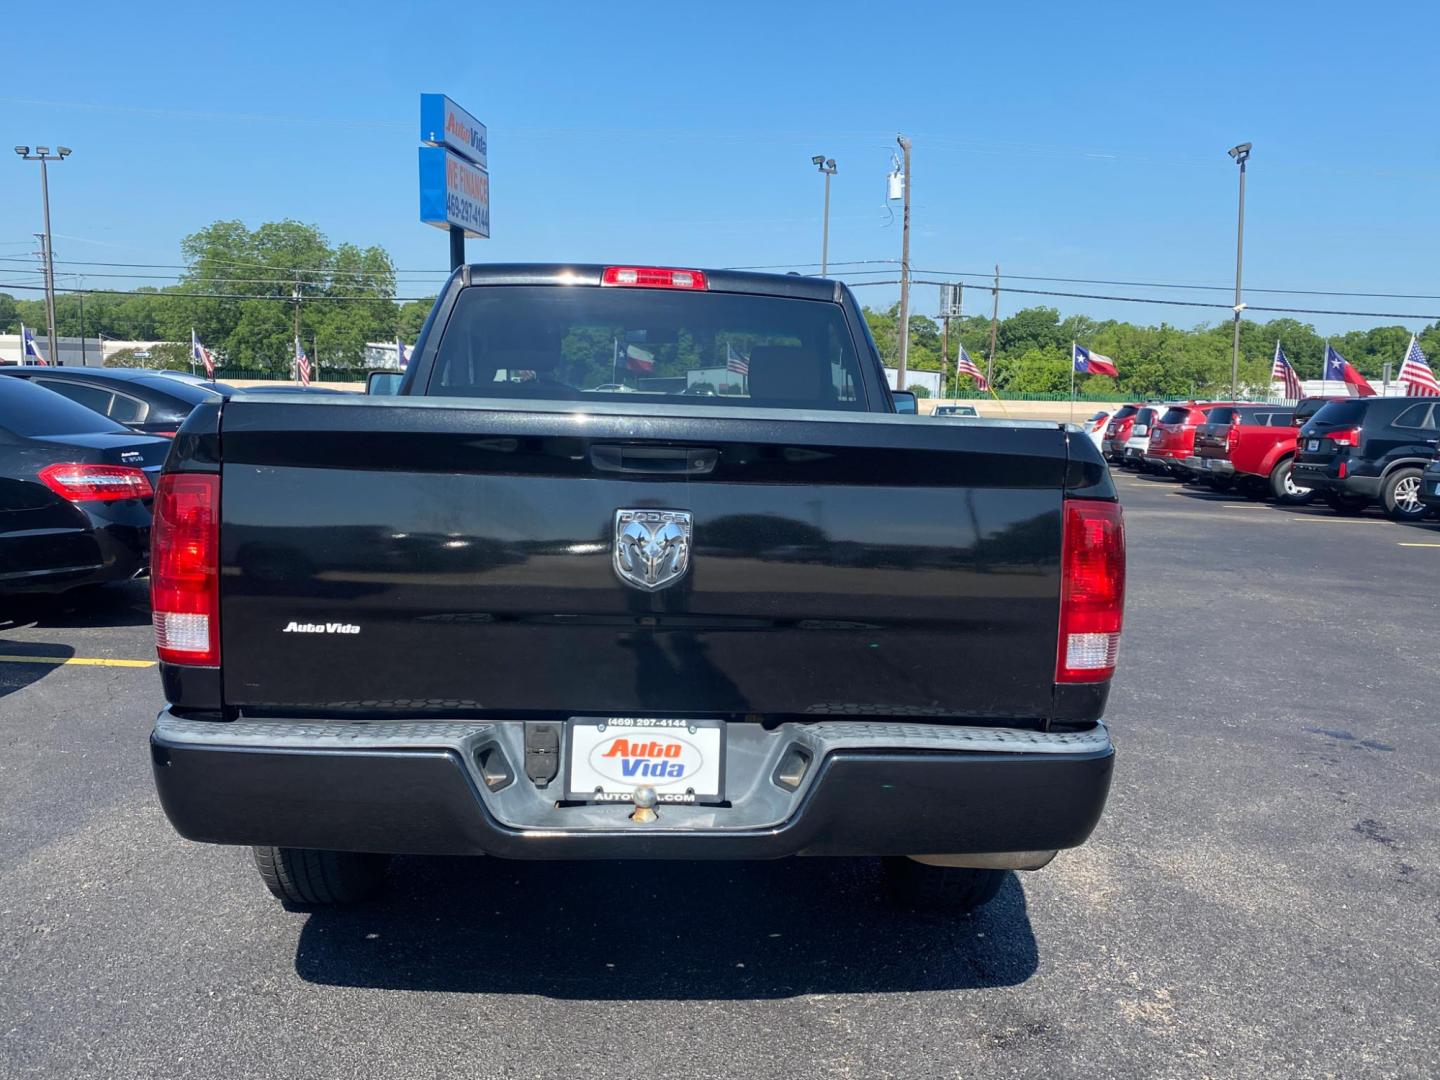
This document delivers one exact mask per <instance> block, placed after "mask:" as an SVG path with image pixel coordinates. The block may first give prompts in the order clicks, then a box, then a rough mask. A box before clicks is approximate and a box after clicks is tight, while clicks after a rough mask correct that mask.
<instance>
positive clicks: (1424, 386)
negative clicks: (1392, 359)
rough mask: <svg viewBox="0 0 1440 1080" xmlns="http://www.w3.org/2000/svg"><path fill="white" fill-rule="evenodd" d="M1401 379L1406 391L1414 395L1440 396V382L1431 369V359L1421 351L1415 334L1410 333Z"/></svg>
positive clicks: (1401, 368) (1401, 366)
mask: <svg viewBox="0 0 1440 1080" xmlns="http://www.w3.org/2000/svg"><path fill="white" fill-rule="evenodd" d="M1400 381H1401V382H1402V383H1403V384H1404V385H1405V393H1407V394H1410V395H1412V396H1414V397H1440V382H1436V381H1435V372H1433V371H1431V370H1430V361H1428V360H1427V359H1425V354H1424V353H1423V352H1421V351H1420V343H1419V342H1418V341H1416V340H1415V335H1414V334H1411V335H1410V347H1409V348H1408V349H1406V350H1405V360H1404V362H1402V363H1401V365H1400Z"/></svg>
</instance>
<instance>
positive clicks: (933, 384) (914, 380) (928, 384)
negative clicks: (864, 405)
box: [885, 367, 940, 398]
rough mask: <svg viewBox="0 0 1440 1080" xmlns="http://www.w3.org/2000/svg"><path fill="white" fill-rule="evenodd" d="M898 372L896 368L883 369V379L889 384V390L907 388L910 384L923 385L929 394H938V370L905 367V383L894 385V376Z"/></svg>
mask: <svg viewBox="0 0 1440 1080" xmlns="http://www.w3.org/2000/svg"><path fill="white" fill-rule="evenodd" d="M898 374H900V372H899V370H898V369H896V368H889V367H887V368H886V369H885V381H886V382H887V383H889V384H890V389H891V390H909V389H910V387H912V386H923V387H924V388H925V389H926V390H928V391H930V396H931V397H932V398H933V397H939V396H940V372H938V371H916V370H915V369H914V368H906V369H905V385H904V386H896V385H895V376H896V375H898Z"/></svg>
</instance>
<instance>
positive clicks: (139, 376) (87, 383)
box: [0, 364, 234, 436]
mask: <svg viewBox="0 0 1440 1080" xmlns="http://www.w3.org/2000/svg"><path fill="white" fill-rule="evenodd" d="M0 374H3V375H8V376H10V377H12V378H18V379H26V380H28V381H30V382H32V383H36V384H38V385H40V386H43V387H45V389H47V390H53V391H55V393H57V394H60V395H62V396H64V397H67V398H69V399H70V400H71V401H73V402H76V403H77V404H79V405H83V406H85V408H87V409H90V410H91V411H93V412H97V413H99V414H100V415H101V416H105V417H108V418H109V419H111V420H114V421H116V422H117V423H120V424H124V425H125V426H126V427H127V428H129V429H130V430H131V431H139V432H142V433H144V434H146V435H166V436H173V435H174V434H175V432H176V431H177V430H178V429H179V427H180V425H181V424H183V423H184V422H185V418H186V417H187V416H189V415H190V410H191V409H193V408H194V407H195V406H196V405H199V404H200V402H202V401H208V400H211V399H213V398H215V397H216V396H217V395H219V394H226V393H233V392H234V389H233V388H232V387H229V386H227V385H225V384H224V383H201V382H200V381H199V380H197V379H195V378H193V377H191V376H185V375H179V374H170V373H166V372H160V371H151V370H149V369H146V368H90V367H42V366H40V365H38V364H25V365H19V366H14V367H0Z"/></svg>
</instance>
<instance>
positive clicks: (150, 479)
mask: <svg viewBox="0 0 1440 1080" xmlns="http://www.w3.org/2000/svg"><path fill="white" fill-rule="evenodd" d="M169 449H170V441H169V440H168V439H160V438H154V437H152V436H145V435H137V434H135V433H134V432H133V431H130V430H129V429H127V428H125V427H123V426H121V425H120V424H117V423H115V422H114V421H113V420H107V419H105V418H104V417H103V416H97V415H96V414H95V413H93V412H91V411H90V410H89V409H86V408H83V407H82V406H80V405H77V404H75V403H74V402H73V401H68V400H66V399H65V398H63V397H61V396H60V395H59V394H56V393H53V392H52V391H50V390H46V389H44V388H43V387H41V386H37V385H35V384H34V383H32V382H30V381H29V380H25V379H0V597H3V596H4V595H7V594H11V593H22V592H23V593H34V592H52V593H53V592H63V591H65V590H66V589H72V588H75V587H77V586H80V585H93V584H98V583H101V582H107V581H125V580H128V579H130V578H135V577H140V576H142V575H143V574H144V573H145V572H146V570H147V569H148V568H149V565H150V509H151V505H152V503H153V501H154V486H153V485H154V482H155V480H156V479H157V477H158V476H159V473H160V466H161V464H162V463H163V462H164V460H165V454H166V453H167V452H168V451H169Z"/></svg>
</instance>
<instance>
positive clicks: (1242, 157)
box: [1229, 142, 1251, 401]
mask: <svg viewBox="0 0 1440 1080" xmlns="http://www.w3.org/2000/svg"><path fill="white" fill-rule="evenodd" d="M1250 147H1251V144H1250V143H1248V142H1244V143H1241V144H1240V145H1239V146H1232V147H1231V148H1230V150H1229V154H1230V156H1231V158H1233V159H1234V161H1235V164H1236V165H1239V166H1240V216H1239V222H1238V224H1237V225H1236V227H1235V336H1234V341H1233V342H1232V344H1231V347H1230V400H1231V401H1237V400H1239V397H1240V313H1241V312H1243V311H1244V310H1245V304H1244V302H1243V301H1242V300H1241V299H1240V272H1241V270H1242V269H1243V267H1244V265H1245V162H1247V161H1249V160H1250Z"/></svg>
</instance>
